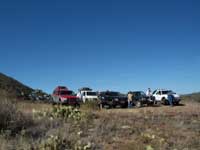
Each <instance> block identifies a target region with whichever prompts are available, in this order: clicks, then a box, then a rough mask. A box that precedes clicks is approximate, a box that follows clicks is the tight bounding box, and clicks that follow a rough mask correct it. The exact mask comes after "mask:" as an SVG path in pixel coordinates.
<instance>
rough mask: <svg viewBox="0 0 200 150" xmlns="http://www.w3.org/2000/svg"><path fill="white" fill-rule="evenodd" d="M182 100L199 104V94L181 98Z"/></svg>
mask: <svg viewBox="0 0 200 150" xmlns="http://www.w3.org/2000/svg"><path fill="white" fill-rule="evenodd" d="M182 99H183V100H187V101H196V102H200V92H198V93H192V94H187V95H183V96H182Z"/></svg>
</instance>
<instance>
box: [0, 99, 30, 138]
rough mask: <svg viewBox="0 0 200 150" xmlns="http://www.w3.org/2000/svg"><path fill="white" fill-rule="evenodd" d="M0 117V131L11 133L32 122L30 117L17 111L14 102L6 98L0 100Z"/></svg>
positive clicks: (17, 131) (19, 130)
mask: <svg viewBox="0 0 200 150" xmlns="http://www.w3.org/2000/svg"><path fill="white" fill-rule="evenodd" d="M0 118H1V121H0V131H1V132H7V133H10V134H11V135H14V134H16V133H19V132H21V130H22V129H24V128H26V127H29V126H31V125H32V124H33V121H32V120H31V118H29V117H28V116H25V115H24V114H22V113H21V112H20V111H18V110H17V108H16V106H15V103H14V102H13V101H9V100H7V99H1V100H0Z"/></svg>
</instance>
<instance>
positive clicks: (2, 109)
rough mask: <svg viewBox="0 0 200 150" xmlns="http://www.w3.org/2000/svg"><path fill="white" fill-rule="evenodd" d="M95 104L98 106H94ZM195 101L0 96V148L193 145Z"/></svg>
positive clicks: (198, 126) (197, 129)
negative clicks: (108, 105) (112, 105)
mask: <svg viewBox="0 0 200 150" xmlns="http://www.w3.org/2000/svg"><path fill="white" fill-rule="evenodd" d="M97 108H98V107H97ZM199 109H200V105H199V103H196V102H187V101H186V102H185V104H183V105H180V106H175V107H170V106H161V107H143V108H140V109H137V108H133V109H109V110H107V109H103V110H99V109H96V105H95V104H94V103H87V104H85V105H83V107H81V108H80V109H76V108H72V107H67V106H53V105H48V104H42V103H29V102H16V101H10V100H9V101H8V100H6V99H5V98H1V99H0V118H1V122H0V131H1V132H0V149H16V150H18V149H20V150H29V149H30V150H38V149H43V150H65V149H76V150H87V149H125V150H126V149H127V150H129V149H135V150H140V149H141V150H143V149H146V150H160V149H173V150H179V149H180V150H182V149H199V147H200V141H199V137H200V111H199Z"/></svg>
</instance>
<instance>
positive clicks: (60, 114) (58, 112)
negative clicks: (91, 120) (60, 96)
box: [33, 105, 84, 121]
mask: <svg viewBox="0 0 200 150" xmlns="http://www.w3.org/2000/svg"><path fill="white" fill-rule="evenodd" d="M33 113H34V116H37V117H39V118H41V117H49V118H50V119H55V118H60V119H63V120H64V121H67V120H69V119H72V120H75V121H79V120H81V119H82V118H83V116H84V114H83V113H81V112H80V111H79V109H77V108H74V107H71V106H62V105H55V106H53V108H52V110H50V111H49V110H47V111H45V110H43V111H35V110H33Z"/></svg>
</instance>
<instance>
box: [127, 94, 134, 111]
mask: <svg viewBox="0 0 200 150" xmlns="http://www.w3.org/2000/svg"><path fill="white" fill-rule="evenodd" d="M132 101H133V94H132V93H131V92H128V108H131V107H132Z"/></svg>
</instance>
